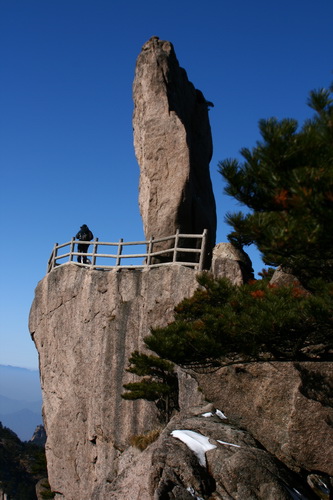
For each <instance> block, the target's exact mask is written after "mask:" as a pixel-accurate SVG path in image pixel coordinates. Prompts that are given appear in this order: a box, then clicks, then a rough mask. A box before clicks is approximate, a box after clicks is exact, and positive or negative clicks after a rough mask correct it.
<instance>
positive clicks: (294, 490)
mask: <svg viewBox="0 0 333 500" xmlns="http://www.w3.org/2000/svg"><path fill="white" fill-rule="evenodd" d="M215 257H216V256H215ZM228 257H229V258H228V259H225V265H224V266H220V265H218V261H216V260H215V261H214V265H215V267H216V268H218V269H224V271H223V272H225V271H226V269H229V277H232V279H233V281H235V282H238V281H239V279H240V276H241V271H242V270H243V269H242V266H243V265H244V263H241V264H242V265H240V264H239V263H238V262H237V261H235V260H232V259H230V257H231V254H230V252H229V253H228ZM227 264H228V265H227ZM237 266H238V272H237ZM196 288H197V283H196V279H195V271H194V270H193V269H190V268H186V267H182V266H172V265H171V266H170V267H160V268H155V269H150V270H144V271H138V270H121V271H110V272H108V271H91V270H87V269H83V268H81V267H80V266H78V265H76V264H69V265H67V266H64V267H59V268H56V269H54V270H53V271H52V272H51V273H49V274H48V275H47V276H46V277H45V278H44V279H43V280H42V281H41V282H40V283H39V284H38V286H37V289H36V295H35V300H34V302H33V305H32V309H31V315H30V331H31V334H32V336H33V340H34V342H35V344H36V347H37V349H38V352H39V357H40V372H41V382H42V389H43V414H44V420H45V427H46V431H47V436H48V438H47V444H46V454H47V462H48V473H49V480H50V485H51V488H52V490H53V491H55V492H57V494H56V498H58V499H60V498H63V499H65V500H77V499H78V498H79V499H80V500H88V499H96V500H106V499H117V500H128V499H129V498H132V499H133V500H142V498H144V499H145V500H164V499H184V500H191V498H193V497H197V498H217V499H218V498H220V499H224V500H230V499H236V500H244V499H245V498H246V499H252V498H253V499H258V500H259V499H260V500H270V499H271V500H282V499H283V500H287V499H290V498H293V499H303V500H304V499H311V498H317V497H316V496H314V494H313V492H312V491H311V490H310V489H309V486H308V484H307V481H306V480H307V479H308V482H309V481H310V480H311V481H315V480H317V483H318V484H319V485H320V484H321V483H320V481H323V480H324V482H325V481H326V483H325V484H326V485H327V484H329V476H332V475H333V470H332V463H333V457H332V450H333V435H332V421H333V410H332V396H331V394H332V379H333V366H332V363H297V364H291V363H260V364H253V365H249V366H241V365H238V366H234V367H228V368H222V369H220V370H219V371H217V372H215V373H210V374H201V375H199V374H194V373H192V374H189V373H185V372H184V371H182V370H180V369H178V376H179V386H180V395H179V402H180V408H181V411H180V413H179V414H177V415H175V416H174V417H173V418H172V419H171V421H170V423H169V424H168V426H167V427H166V428H165V429H164V430H162V432H161V435H160V437H159V438H158V439H157V441H156V442H154V443H153V444H151V445H150V446H148V448H147V449H146V450H144V451H143V452H140V451H138V450H137V449H136V448H133V447H132V446H130V444H129V443H130V440H129V438H130V436H131V435H134V434H142V433H144V432H146V431H149V430H152V429H156V428H160V427H161V424H160V422H159V421H158V418H157V414H156V410H155V406H154V404H152V403H148V402H145V401H137V402H132V401H125V400H123V399H122V398H121V394H122V392H123V387H122V386H123V384H124V383H127V382H129V381H132V380H134V379H133V378H132V377H133V376H132V375H130V374H128V373H127V372H126V367H127V365H128V358H129V356H130V354H131V353H132V352H133V350H135V349H139V350H140V349H142V345H143V342H142V339H143V337H144V336H146V335H147V334H148V333H149V327H150V326H161V325H165V324H167V323H168V322H169V321H171V320H172V318H173V309H174V306H175V304H177V303H179V302H180V300H181V299H182V298H184V297H186V296H190V295H191V294H192V293H193V292H194V290H195V289H196ZM199 386H200V390H199ZM207 401H211V403H210V405H209V406H208V407H207ZM215 408H218V409H220V410H222V411H223V412H224V413H225V416H226V417H227V418H226V419H224V418H222V419H221V418H219V417H218V415H216V414H215V412H214V409H215ZM207 412H208V413H211V414H212V416H211V417H210V418H207ZM203 415H205V416H203ZM174 430H186V431H191V432H194V433H195V439H194V443H195V446H194V448H190V447H189V446H188V443H187V444H186V443H184V442H182V441H181V440H180V439H178V438H176V437H174V436H173V435H172V432H173V431H174ZM197 436H199V438H198V437H197ZM206 438H208V439H209V451H206V453H204V452H203V453H201V455H202V456H201V459H203V461H204V465H203V463H202V462H200V460H199V458H198V456H199V455H200V446H202V445H201V444H200V443H199V444H198V442H197V441H196V439H199V441H200V440H202V439H206ZM198 447H199V448H198ZM198 449H199V455H198ZM318 473H319V476H318ZM313 478H314V479H313ZM318 478H319V479H318ZM327 491H328V490H327ZM211 495H212V496H211ZM320 498H327V499H328V498H329V496H328V493H327V495H326V496H321V497H320Z"/></svg>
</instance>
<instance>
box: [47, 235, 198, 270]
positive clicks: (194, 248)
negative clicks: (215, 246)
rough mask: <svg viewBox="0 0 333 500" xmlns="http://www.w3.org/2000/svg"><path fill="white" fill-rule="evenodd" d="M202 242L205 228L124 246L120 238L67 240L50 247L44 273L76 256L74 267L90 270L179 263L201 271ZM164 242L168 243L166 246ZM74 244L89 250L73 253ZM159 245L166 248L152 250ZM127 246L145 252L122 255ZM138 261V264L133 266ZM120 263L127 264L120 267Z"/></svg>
mask: <svg viewBox="0 0 333 500" xmlns="http://www.w3.org/2000/svg"><path fill="white" fill-rule="evenodd" d="M189 240H190V241H189ZM206 240H207V229H205V230H204V231H203V233H202V234H180V233H179V231H177V232H176V234H174V235H172V236H167V237H164V238H158V239H155V238H153V237H152V238H150V240H149V241H133V242H129V243H125V242H124V241H123V239H120V240H119V241H118V242H116V243H110V242H105V241H99V240H98V238H96V239H94V240H92V241H89V242H84V241H78V240H75V238H72V239H71V241H68V242H67V243H62V244H61V245H58V243H56V244H55V245H54V248H53V250H52V253H51V256H50V258H49V260H48V264H47V272H48V273H49V272H50V271H52V269H54V268H55V267H59V266H63V265H67V264H69V263H71V262H75V260H77V258H79V257H81V262H80V263H78V265H80V266H84V267H87V268H90V269H116V268H135V269H144V268H147V267H158V266H165V265H171V264H179V265H184V266H189V267H193V268H194V269H197V270H198V271H202V269H203V263H204V258H205V251H206ZM168 241H169V242H170V243H166V242H168ZM186 242H189V243H190V246H188V247H186V246H185V243H186ZM77 244H80V245H84V244H86V245H88V246H90V245H91V246H92V251H91V252H87V253H85V254H82V253H80V252H78V251H77V250H76V251H75V245H77ZM161 244H162V246H163V245H164V246H165V247H168V248H165V249H162V250H161V249H160V250H159V249H158V250H156V248H157V247H158V246H160V247H161ZM131 246H136V247H140V246H141V248H142V249H144V250H146V251H145V252H142V253H127V254H125V253H123V249H124V248H125V247H126V248H127V247H131ZM110 247H111V249H114V250H115V251H114V252H113V253H105V252H104V253H100V250H101V249H103V250H104V249H105V248H106V250H108V249H109V248H110ZM154 247H155V250H154ZM88 250H89V248H88ZM191 254H192V255H191ZM82 257H87V258H88V263H83V262H82V260H83V259H82ZM139 259H140V263H139V264H137V262H138V260H139ZM124 260H125V261H127V262H128V263H127V264H122V261H124ZM110 261H111V264H110Z"/></svg>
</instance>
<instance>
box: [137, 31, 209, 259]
mask: <svg viewBox="0 0 333 500" xmlns="http://www.w3.org/2000/svg"><path fill="white" fill-rule="evenodd" d="M133 99H134V114H133V128H134V148H135V153H136V157H137V160H138V163H139V165H140V192H139V205H140V211H141V216H142V219H143V225H144V232H145V236H146V238H147V239H148V238H150V237H151V236H154V237H155V238H158V237H163V236H170V235H171V234H173V233H175V232H176V230H177V229H179V231H180V232H181V233H187V234H193V233H195V234H199V233H201V232H202V231H203V229H208V248H207V250H208V262H209V256H210V254H211V250H212V248H213V246H214V244H215V237H216V208H215V199H214V194H213V190H212V184H211V179H210V174H209V162H210V160H211V157H212V149H213V148H212V136H211V129H210V124H209V117H208V107H209V106H210V105H212V104H211V103H208V102H207V101H206V99H205V98H204V96H203V94H202V92H201V91H200V90H197V89H196V88H195V87H194V86H193V84H192V83H191V82H190V81H189V80H188V78H187V74H186V71H185V70H184V69H183V68H181V67H180V66H179V63H178V60H177V58H176V54H175V51H174V48H173V46H172V44H171V43H170V42H167V41H162V40H160V39H159V38H158V37H152V38H151V39H150V40H149V41H148V42H147V43H146V44H145V45H144V46H143V48H142V51H141V53H140V54H139V56H138V59H137V64H136V71H135V80H134V84H133Z"/></svg>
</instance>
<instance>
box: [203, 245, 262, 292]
mask: <svg viewBox="0 0 333 500" xmlns="http://www.w3.org/2000/svg"><path fill="white" fill-rule="evenodd" d="M211 271H212V273H213V275H214V278H228V279H229V280H230V281H231V282H232V283H233V284H234V285H242V284H243V283H246V282H247V281H249V280H251V279H253V277H254V275H253V268H252V262H251V259H250V257H249V256H248V255H247V253H245V252H244V250H240V249H239V248H236V247H235V246H234V245H232V243H218V244H217V245H216V246H215V247H214V248H213V258H212V266H211Z"/></svg>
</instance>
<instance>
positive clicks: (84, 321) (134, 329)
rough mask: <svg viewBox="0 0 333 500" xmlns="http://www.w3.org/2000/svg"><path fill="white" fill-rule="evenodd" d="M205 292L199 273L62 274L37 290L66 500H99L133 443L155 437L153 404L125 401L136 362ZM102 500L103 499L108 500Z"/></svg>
mask: <svg viewBox="0 0 333 500" xmlns="http://www.w3.org/2000/svg"><path fill="white" fill-rule="evenodd" d="M195 288H196V279H195V273H194V271H193V270H192V269H190V268H186V267H179V266H171V267H168V268H156V269H151V270H149V271H135V270H121V271H110V272H107V271H105V272H103V271H90V270H86V269H82V268H81V267H79V266H77V265H75V264H72V265H68V266H64V267H60V268H58V269H55V270H53V271H52V272H51V273H49V274H48V275H47V276H46V277H45V278H44V279H43V280H42V281H41V282H40V283H39V284H38V287H37V289H36V295H35V300H34V303H33V306H32V309H31V314H30V331H31V334H32V336H33V340H34V342H35V344H36V347H37V350H38V352H39V360H40V373H41V384H42V391H43V416H44V424H45V428H46V432H47V436H48V438H47V444H46V454H47V462H48V470H49V481H50V484H51V487H52V489H53V490H54V491H57V492H59V495H60V494H61V495H63V496H64V498H66V499H78V498H79V499H80V500H85V499H90V498H92V495H93V491H94V489H95V487H96V486H97V485H98V486H99V485H100V484H101V483H108V482H110V481H113V480H114V478H115V477H116V475H117V468H118V460H119V457H120V456H121V455H122V453H123V451H124V450H125V449H126V447H127V446H128V440H129V437H130V436H131V435H132V434H138V433H143V432H145V431H146V430H150V429H152V428H155V427H156V426H157V425H158V420H157V417H156V414H155V407H154V405H153V404H152V403H146V402H143V401H139V402H134V403H132V402H127V401H124V400H123V399H122V398H121V394H122V392H123V387H122V386H123V384H124V383H126V382H129V381H131V380H132V377H133V376H132V375H129V374H127V373H126V371H125V368H126V367H127V365H128V357H129V355H130V354H131V352H132V351H133V350H135V349H139V348H141V347H142V338H143V337H144V336H145V335H147V334H148V333H149V327H150V326H151V325H162V324H165V322H167V321H170V320H171V319H172V316H173V308H174V305H175V303H177V302H179V301H180V300H181V299H182V298H183V297H184V296H189V295H191V294H192V293H193V291H194V290H195ZM100 498H101V499H102V498H103V497H100Z"/></svg>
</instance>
